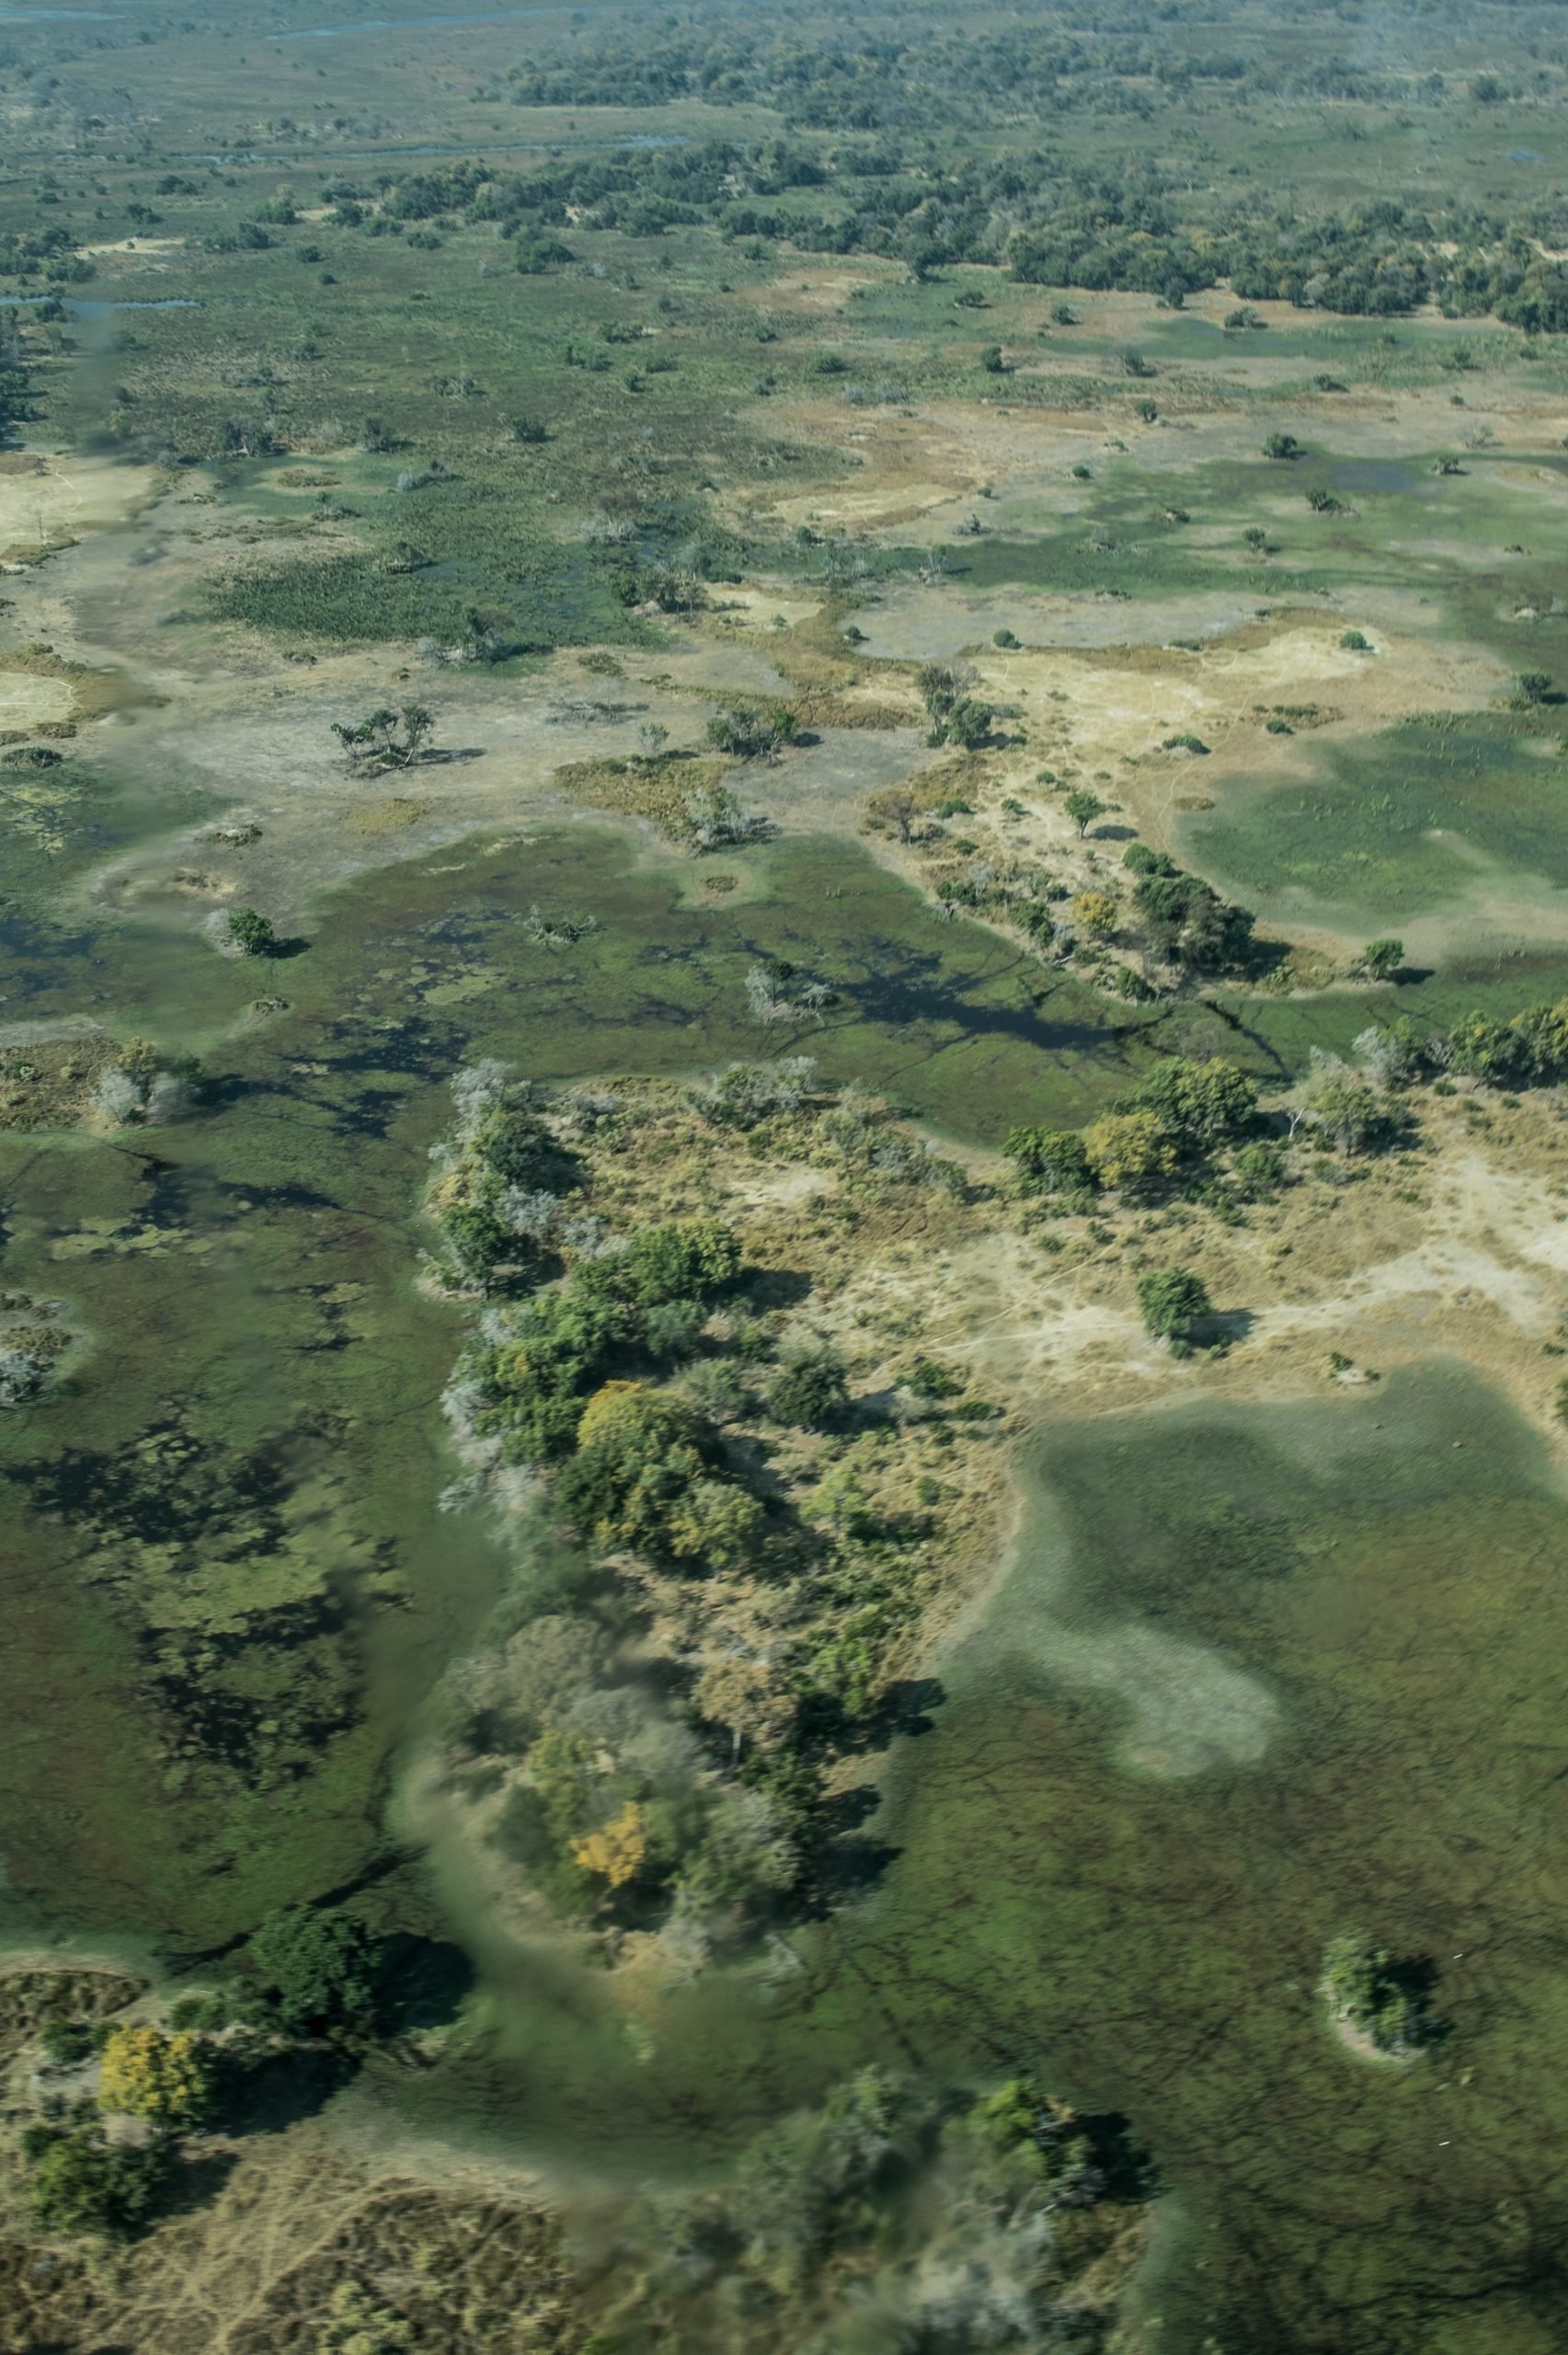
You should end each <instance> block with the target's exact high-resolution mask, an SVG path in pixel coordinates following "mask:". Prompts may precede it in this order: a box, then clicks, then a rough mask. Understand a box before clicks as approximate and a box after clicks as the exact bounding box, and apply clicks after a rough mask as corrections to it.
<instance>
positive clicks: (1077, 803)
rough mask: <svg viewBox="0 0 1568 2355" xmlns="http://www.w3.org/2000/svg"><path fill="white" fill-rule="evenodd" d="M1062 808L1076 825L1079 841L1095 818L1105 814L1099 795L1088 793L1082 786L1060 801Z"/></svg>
mask: <svg viewBox="0 0 1568 2355" xmlns="http://www.w3.org/2000/svg"><path fill="white" fill-rule="evenodd" d="M1062 808H1063V809H1064V810H1066V811H1067V814H1068V816H1069V817H1070V819H1071V820H1072V822H1073V824H1074V825H1075V826H1076V827H1077V829H1078V838H1079V840H1080V842H1082V839H1083V837H1084V835H1085V834H1086V833H1088V832H1089V829H1090V827H1091V826H1092V825H1093V823H1094V821H1095V819H1096V818H1103V817H1104V814H1105V805H1104V802H1103V801H1102V800H1101V798H1100V797H1099V795H1098V794H1097V793H1090V792H1088V791H1087V790H1085V789H1084V788H1082V787H1080V788H1078V789H1077V790H1075V791H1074V792H1072V793H1070V794H1069V795H1068V797H1067V799H1066V800H1065V801H1064V802H1063V803H1062Z"/></svg>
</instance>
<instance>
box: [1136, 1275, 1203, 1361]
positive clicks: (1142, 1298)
mask: <svg viewBox="0 0 1568 2355" xmlns="http://www.w3.org/2000/svg"><path fill="white" fill-rule="evenodd" d="M1138 1305H1139V1310H1140V1312H1141V1313H1142V1316H1143V1322H1144V1325H1145V1327H1146V1328H1147V1329H1148V1331H1150V1333H1152V1334H1153V1335H1154V1337H1155V1338H1156V1339H1157V1340H1169V1341H1172V1342H1176V1343H1180V1344H1182V1345H1184V1346H1185V1345H1186V1344H1189V1343H1190V1341H1191V1339H1192V1332H1193V1327H1194V1326H1195V1325H1196V1324H1197V1323H1198V1321H1199V1320H1200V1319H1201V1318H1202V1317H1205V1316H1211V1315H1213V1313H1214V1304H1213V1303H1212V1302H1211V1301H1210V1299H1209V1297H1208V1286H1207V1284H1206V1283H1205V1282H1204V1281H1203V1278H1202V1277H1201V1276H1200V1275H1196V1274H1195V1273H1194V1271H1193V1269H1191V1268H1164V1269H1159V1270H1151V1271H1150V1274H1148V1275H1146V1276H1141V1277H1139V1285H1138Z"/></svg>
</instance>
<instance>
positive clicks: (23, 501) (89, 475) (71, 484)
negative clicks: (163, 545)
mask: <svg viewBox="0 0 1568 2355" xmlns="http://www.w3.org/2000/svg"><path fill="white" fill-rule="evenodd" d="M17 455H18V456H19V457H20V458H22V459H23V461H24V463H22V464H20V465H7V466H6V468H5V469H4V471H3V472H0V550H4V551H6V553H8V554H9V555H11V556H13V557H19V556H26V555H28V554H29V553H31V552H34V551H37V550H38V549H40V548H47V547H51V546H58V545H60V544H61V543H62V542H63V541H67V540H72V539H75V538H76V537H78V536H79V534H82V533H83V532H86V531H94V530H102V529H104V528H106V527H108V526H109V525H111V524H115V523H124V522H125V521H126V519H127V518H128V517H129V516H131V515H133V514H134V513H135V512H136V511H137V510H138V509H139V508H141V507H144V506H146V505H147V503H148V502H149V500H153V499H155V497H156V496H157V494H158V492H159V491H160V490H161V489H162V488H163V487H164V485H165V484H166V480H167V477H166V475H165V474H163V473H162V471H161V470H160V469H159V468H158V467H156V466H123V465H117V464H116V463H115V461H114V460H113V459H111V458H46V457H43V456H42V455H40V454H34V453H32V452H27V453H18V454H17Z"/></svg>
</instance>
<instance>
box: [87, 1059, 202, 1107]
mask: <svg viewBox="0 0 1568 2355" xmlns="http://www.w3.org/2000/svg"><path fill="white" fill-rule="evenodd" d="M200 1074H201V1065H200V1062H199V1061H198V1059H197V1057H196V1056H194V1055H170V1054H166V1053H165V1052H164V1051H163V1050H162V1049H161V1048H159V1047H156V1046H155V1045H154V1043H153V1041H152V1040H150V1039H132V1040H128V1041H127V1043H126V1044H125V1045H124V1046H123V1047H121V1048H120V1051H119V1053H118V1054H117V1055H116V1056H115V1058H114V1060H113V1062H112V1063H109V1064H107V1065H106V1067H105V1068H104V1070H103V1071H102V1072H101V1073H100V1074H98V1079H97V1085H96V1086H95V1087H94V1089H93V1109H94V1111H95V1112H97V1113H98V1114H99V1115H100V1116H101V1117H102V1118H103V1119H104V1120H109V1121H110V1122H111V1123H112V1124H113V1126H114V1127H116V1128H128V1127H133V1126H140V1125H142V1124H143V1123H151V1124H154V1125H160V1124H162V1123H163V1122H165V1121H167V1120H177V1119H178V1118H179V1116H180V1114H181V1113H182V1112H184V1111H185V1110H186V1109H188V1107H189V1103H190V1100H191V1093H192V1090H193V1088H194V1087H195V1085H196V1083H197V1081H198V1080H199V1079H200Z"/></svg>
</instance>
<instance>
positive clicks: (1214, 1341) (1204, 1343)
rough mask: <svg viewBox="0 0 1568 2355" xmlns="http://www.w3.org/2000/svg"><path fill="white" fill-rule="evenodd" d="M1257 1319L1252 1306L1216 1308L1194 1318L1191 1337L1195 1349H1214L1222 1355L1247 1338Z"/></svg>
mask: <svg viewBox="0 0 1568 2355" xmlns="http://www.w3.org/2000/svg"><path fill="white" fill-rule="evenodd" d="M1257 1321H1258V1320H1257V1315H1256V1314H1255V1312H1254V1311H1253V1309H1250V1308H1216V1309H1213V1310H1211V1311H1210V1313H1209V1314H1208V1315H1207V1316H1200V1317H1197V1318H1196V1319H1195V1320H1194V1323H1193V1327H1192V1331H1191V1334H1190V1336H1189V1339H1190V1341H1191V1345H1192V1347H1193V1348H1194V1349H1195V1350H1214V1351H1215V1353H1216V1354H1217V1355H1219V1356H1221V1357H1222V1356H1223V1355H1224V1353H1225V1351H1226V1350H1231V1349H1234V1348H1235V1346H1236V1343H1237V1342H1238V1341H1244V1340H1245V1339H1246V1338H1247V1336H1248V1334H1249V1333H1250V1332H1251V1331H1252V1329H1253V1326H1254V1325H1255V1324H1256V1323H1257Z"/></svg>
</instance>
